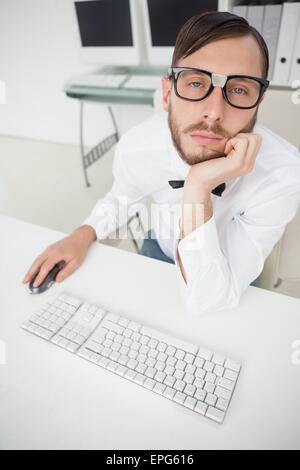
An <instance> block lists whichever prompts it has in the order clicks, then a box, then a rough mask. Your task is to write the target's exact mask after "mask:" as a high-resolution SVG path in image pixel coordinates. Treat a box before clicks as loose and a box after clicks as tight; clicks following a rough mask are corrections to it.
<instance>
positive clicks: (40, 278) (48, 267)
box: [33, 260, 57, 287]
mask: <svg viewBox="0 0 300 470" xmlns="http://www.w3.org/2000/svg"><path fill="white" fill-rule="evenodd" d="M56 263H57V261H53V260H51V261H50V260H47V261H45V262H44V264H43V265H42V266H41V268H40V272H39V274H38V275H37V277H36V279H35V281H34V283H33V287H38V286H39V285H40V284H41V283H42V282H43V280H44V279H45V277H46V276H47V274H48V273H49V271H51V269H52V268H53V267H54V266H55V265H56Z"/></svg>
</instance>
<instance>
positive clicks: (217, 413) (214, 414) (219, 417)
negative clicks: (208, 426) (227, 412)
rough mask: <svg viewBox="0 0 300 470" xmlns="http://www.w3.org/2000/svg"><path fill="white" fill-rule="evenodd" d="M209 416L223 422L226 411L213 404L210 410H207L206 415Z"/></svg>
mask: <svg viewBox="0 0 300 470" xmlns="http://www.w3.org/2000/svg"><path fill="white" fill-rule="evenodd" d="M205 416H207V417H208V418H211V419H213V420H214V421H216V422H217V423H222V422H223V419H224V412H223V411H220V410H217V409H216V408H214V407H213V406H209V407H208V410H207V411H206V415H205Z"/></svg>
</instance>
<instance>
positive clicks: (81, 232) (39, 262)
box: [23, 225, 96, 287]
mask: <svg viewBox="0 0 300 470" xmlns="http://www.w3.org/2000/svg"><path fill="white" fill-rule="evenodd" d="M95 240H96V233H95V230H94V229H93V228H92V227H91V226H89V225H82V226H81V227H79V228H78V229H77V230H75V232H73V233H72V234H71V235H69V236H68V237H66V238H63V239H62V240H59V241H58V242H56V243H53V244H52V245H50V246H48V248H47V249H46V250H45V251H43V253H42V254H41V255H39V256H38V257H37V258H36V259H35V260H34V262H33V263H32V265H31V267H30V268H29V270H28V271H27V273H26V275H25V277H24V279H23V284H26V283H27V282H29V281H30V280H31V279H32V277H33V276H34V275H35V273H36V272H37V271H38V270H39V271H40V272H39V274H38V276H37V278H36V279H35V281H34V284H33V287H38V286H39V285H40V284H41V283H42V282H43V280H44V279H45V277H46V276H47V274H48V273H49V271H50V270H51V269H52V268H53V266H55V265H56V264H57V263H58V262H59V261H65V263H66V266H65V267H64V268H63V269H62V270H61V271H60V272H59V273H58V275H57V277H56V282H61V281H63V280H64V279H66V278H67V277H68V276H69V275H70V274H71V273H72V272H73V271H75V269H77V268H78V267H79V266H80V265H81V263H82V262H83V260H84V258H85V256H86V253H87V250H88V248H89V246H90V245H91V243H92V242H93V241H95Z"/></svg>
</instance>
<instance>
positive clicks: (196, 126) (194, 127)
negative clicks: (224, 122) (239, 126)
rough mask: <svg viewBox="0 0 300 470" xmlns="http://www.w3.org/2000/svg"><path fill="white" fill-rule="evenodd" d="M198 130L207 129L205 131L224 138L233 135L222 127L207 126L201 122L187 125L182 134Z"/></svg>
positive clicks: (229, 137)
mask: <svg viewBox="0 0 300 470" xmlns="http://www.w3.org/2000/svg"><path fill="white" fill-rule="evenodd" d="M195 131H196V132H200V131H207V132H213V133H214V134H216V135H219V136H220V137H224V139H231V137H233V136H232V135H231V134H229V132H226V131H225V130H224V129H222V128H220V127H218V126H214V127H211V128H209V127H208V126H205V125H203V124H193V125H191V126H188V127H187V128H185V129H184V130H183V133H184V134H190V133H191V132H195Z"/></svg>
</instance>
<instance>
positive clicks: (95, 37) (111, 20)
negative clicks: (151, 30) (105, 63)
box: [75, 0, 133, 47]
mask: <svg viewBox="0 0 300 470" xmlns="http://www.w3.org/2000/svg"><path fill="white" fill-rule="evenodd" d="M75 8H76V15H77V20H78V25H79V31H80V36H81V44H82V46H83V47H120V46H121V47H122V46H127V47H128V46H129V47H130V46H133V40H132V30H131V19H130V6H129V0H97V1H91V0H90V1H87V2H75Z"/></svg>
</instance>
